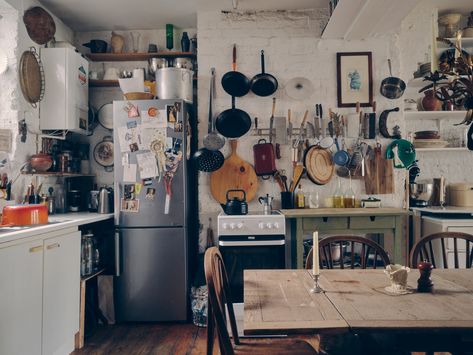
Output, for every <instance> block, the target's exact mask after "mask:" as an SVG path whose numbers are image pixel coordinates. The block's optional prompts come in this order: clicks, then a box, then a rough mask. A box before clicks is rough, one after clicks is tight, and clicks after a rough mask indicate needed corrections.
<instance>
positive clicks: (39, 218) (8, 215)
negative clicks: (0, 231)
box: [2, 205, 48, 226]
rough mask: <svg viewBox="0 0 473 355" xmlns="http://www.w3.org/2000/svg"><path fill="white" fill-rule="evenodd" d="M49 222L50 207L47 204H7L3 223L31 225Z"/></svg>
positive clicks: (4, 209)
mask: <svg viewBox="0 0 473 355" xmlns="http://www.w3.org/2000/svg"><path fill="white" fill-rule="evenodd" d="M46 223H48V207H47V206H45V205H16V206H5V207H4V208H3V214H2V225H8V226H29V225H33V224H46Z"/></svg>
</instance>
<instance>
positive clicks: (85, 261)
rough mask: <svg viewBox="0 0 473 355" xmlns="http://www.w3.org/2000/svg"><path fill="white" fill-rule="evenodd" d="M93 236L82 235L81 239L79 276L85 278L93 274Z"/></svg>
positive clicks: (89, 234) (88, 234)
mask: <svg viewBox="0 0 473 355" xmlns="http://www.w3.org/2000/svg"><path fill="white" fill-rule="evenodd" d="M93 236H94V235H93V234H91V233H87V234H83V235H82V237H81V275H82V276H87V275H90V274H91V273H92V272H93V260H92V259H93V250H94V249H93V247H94V246H93Z"/></svg>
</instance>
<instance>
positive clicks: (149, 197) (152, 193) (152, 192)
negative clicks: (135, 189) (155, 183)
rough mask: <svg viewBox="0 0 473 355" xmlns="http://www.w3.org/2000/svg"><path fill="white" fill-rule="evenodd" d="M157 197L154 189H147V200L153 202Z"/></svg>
mask: <svg viewBox="0 0 473 355" xmlns="http://www.w3.org/2000/svg"><path fill="white" fill-rule="evenodd" d="M155 197H156V189H155V188H153V187H148V188H147V189H146V199H147V200H150V201H153V200H154V198H155Z"/></svg>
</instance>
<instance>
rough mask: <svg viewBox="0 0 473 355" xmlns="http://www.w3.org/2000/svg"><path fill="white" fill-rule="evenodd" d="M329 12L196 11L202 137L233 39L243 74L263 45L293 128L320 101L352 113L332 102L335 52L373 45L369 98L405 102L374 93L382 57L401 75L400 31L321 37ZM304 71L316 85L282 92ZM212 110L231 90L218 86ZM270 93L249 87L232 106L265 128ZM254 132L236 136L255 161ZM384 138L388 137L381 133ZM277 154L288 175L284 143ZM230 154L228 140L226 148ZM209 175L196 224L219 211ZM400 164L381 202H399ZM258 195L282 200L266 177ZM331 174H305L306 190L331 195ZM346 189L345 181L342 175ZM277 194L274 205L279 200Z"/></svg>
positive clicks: (255, 64) (281, 109)
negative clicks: (321, 177) (321, 179)
mask: <svg viewBox="0 0 473 355" xmlns="http://www.w3.org/2000/svg"><path fill="white" fill-rule="evenodd" d="M327 15H328V14H327V13H326V12H325V11H323V10H306V11H289V12H286V11H283V12H280V11H278V12H258V13H233V14H222V13H220V12H199V13H198V17H197V20H198V23H197V29H198V38H199V51H198V62H199V82H198V85H199V89H198V93H199V138H200V142H201V140H202V137H203V136H204V135H205V133H206V132H207V121H206V118H207V116H206V115H207V108H208V103H207V98H208V89H209V78H210V75H209V72H210V68H211V67H215V68H216V73H217V83H220V79H221V77H222V75H223V74H224V73H225V72H227V71H229V70H230V69H231V51H232V45H233V43H236V44H237V48H238V60H237V61H238V70H239V71H241V72H243V73H244V74H246V75H247V76H248V77H250V78H251V77H252V76H253V75H255V74H257V73H259V72H260V71H261V69H260V57H259V53H260V50H261V49H264V50H265V55H266V71H267V72H269V73H272V74H273V75H275V76H276V77H277V79H278V81H279V87H280V88H279V89H278V91H277V92H276V93H275V95H274V96H275V97H277V99H278V101H277V108H276V116H282V115H284V116H286V114H287V110H288V109H289V108H290V109H292V112H293V121H294V127H298V126H299V125H300V123H301V121H302V115H303V113H304V111H305V110H306V109H309V110H310V115H311V117H313V115H314V105H315V104H316V103H322V104H323V106H324V108H325V112H328V108H329V107H331V108H332V109H333V110H334V111H337V112H341V113H349V112H354V109H338V108H337V92H336V53H337V52H355V51H371V52H372V53H373V54H372V55H373V85H374V100H375V101H376V102H377V106H378V107H377V111H378V112H379V113H380V112H381V111H382V110H384V109H388V108H392V107H395V106H399V105H402V100H387V99H385V98H383V97H382V96H381V95H380V94H379V86H380V83H381V81H382V79H384V78H385V77H386V76H388V68H387V58H388V57H390V58H391V59H392V60H393V74H395V75H399V70H400V56H399V55H400V50H399V41H398V38H397V36H384V37H383V36H380V37H376V38H371V39H369V40H359V41H343V40H323V39H321V38H320V35H321V31H322V28H323V26H324V24H325V23H326V21H327ZM299 76H302V77H306V78H308V79H310V80H311V81H312V83H313V84H314V87H315V91H314V93H313V95H312V96H311V97H310V98H309V99H307V100H304V101H294V100H292V99H290V98H289V97H288V96H287V95H286V94H285V92H284V86H285V85H286V83H287V82H288V81H289V80H290V79H292V78H294V77H299ZM217 87H218V88H217V98H216V104H215V107H216V112H217V113H218V112H220V111H223V110H225V109H227V108H228V107H229V106H230V96H228V95H227V94H226V93H225V92H224V91H223V89H222V87H221V85H220V84H219V85H217ZM271 102H272V97H266V98H263V97H258V96H255V95H254V94H252V93H249V94H248V95H246V96H245V97H243V98H240V99H237V107H238V108H241V109H243V110H245V111H246V112H248V113H249V115H250V116H251V117H252V118H253V117H255V116H256V117H258V119H259V125H260V126H262V127H268V125H269V117H270V115H271ZM395 124H399V125H400V126H401V129H402V130H403V132H404V129H405V128H404V125H403V121H402V114H392V115H390V118H389V120H388V125H389V127H390V129H391V128H392V127H393V126H394V125H395ZM251 133H252V132H250V133H249V134H247V135H245V136H244V137H242V138H241V140H240V144H239V149H238V153H239V155H240V156H241V157H242V158H243V159H245V160H247V161H249V162H250V163H253V151H252V146H253V145H254V144H255V143H257V141H258V139H259V138H260V137H257V136H252V135H251ZM382 143H383V145H385V144H387V143H388V141H386V140H382ZM281 150H282V156H283V157H282V159H281V160H278V161H277V163H276V164H277V167H278V168H279V169H285V170H286V172H287V173H288V174H291V175H292V166H291V159H290V148H289V146H282V147H281ZM224 153H225V155H227V154H228V145H227V146H226V147H225V150H224ZM209 176H210V174H207V173H201V174H200V177H199V212H200V217H201V223H202V224H203V225H205V226H206V225H207V223H208V221H207V218H208V217H212V219H213V221H214V222H215V221H216V215H217V214H218V213H219V212H220V211H221V208H220V206H219V205H218V203H217V202H216V201H215V200H214V199H213V198H212V196H211V194H210V190H209ZM404 176H405V172H404V171H396V172H395V179H396V183H395V185H396V186H395V194H392V195H381V196H380V197H381V198H382V200H383V203H384V205H385V206H398V207H401V206H402V204H403V197H404V194H403V178H404ZM259 183H260V185H259V186H260V187H259V190H258V195H260V196H261V195H264V194H266V193H269V194H270V195H273V196H275V197H276V198H277V200H279V189H278V187H277V185H276V184H275V183H273V182H271V181H263V180H261V179H260V181H259ZM335 183H336V178H335V177H334V179H332V181H331V182H330V183H329V184H327V185H325V186H316V185H314V184H313V183H312V182H311V181H310V180H308V179H304V180H303V181H302V186H303V189H304V190H305V191H310V190H315V191H318V192H319V195H320V198H321V200H323V198H324V197H326V196H330V194H331V193H332V192H333V190H334V188H335ZM342 183H343V186H344V188H346V187H347V184H348V180H347V179H342ZM354 190H355V192H356V194H357V195H358V197H359V198H362V197H365V196H366V195H365V191H364V184H363V182H362V181H354ZM278 203H279V201H276V203H275V205H276V207H278ZM249 209H250V211H252V210H260V209H261V207H260V205H259V204H258V202H256V201H253V202H251V203H250V205H249Z"/></svg>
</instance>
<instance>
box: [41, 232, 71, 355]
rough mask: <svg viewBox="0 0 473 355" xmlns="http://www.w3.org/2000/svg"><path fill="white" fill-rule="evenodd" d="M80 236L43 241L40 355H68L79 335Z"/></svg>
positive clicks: (65, 236)
mask: <svg viewBox="0 0 473 355" xmlns="http://www.w3.org/2000/svg"><path fill="white" fill-rule="evenodd" d="M79 305H80V232H71V233H68V234H65V235H61V236H58V237H54V238H48V239H45V240H44V273H43V347H42V348H43V355H60V354H69V353H70V352H72V351H73V350H74V335H75V333H76V332H78V331H79Z"/></svg>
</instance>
